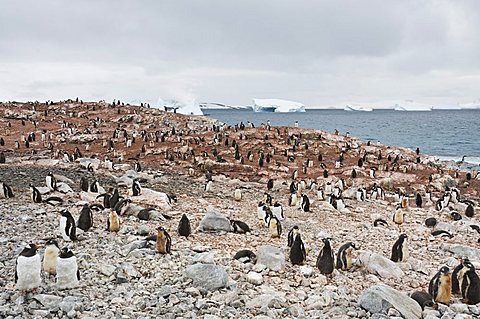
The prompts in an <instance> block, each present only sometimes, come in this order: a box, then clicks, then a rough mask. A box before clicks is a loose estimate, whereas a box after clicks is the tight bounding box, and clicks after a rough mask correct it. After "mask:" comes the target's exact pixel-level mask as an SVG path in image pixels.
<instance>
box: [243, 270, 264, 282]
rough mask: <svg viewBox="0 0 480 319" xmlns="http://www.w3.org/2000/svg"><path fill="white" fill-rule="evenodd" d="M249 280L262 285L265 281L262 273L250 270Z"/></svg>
mask: <svg viewBox="0 0 480 319" xmlns="http://www.w3.org/2000/svg"><path fill="white" fill-rule="evenodd" d="M247 281H248V282H249V283H251V284H254V285H261V284H262V283H263V277H262V274H259V273H258V272H254V271H250V272H249V273H248V274H247Z"/></svg>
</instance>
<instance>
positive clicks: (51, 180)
mask: <svg viewBox="0 0 480 319" xmlns="http://www.w3.org/2000/svg"><path fill="white" fill-rule="evenodd" d="M45 182H46V184H47V187H48V189H49V190H50V191H56V190H57V179H56V178H55V177H54V176H53V173H52V172H49V173H48V175H47V177H45Z"/></svg>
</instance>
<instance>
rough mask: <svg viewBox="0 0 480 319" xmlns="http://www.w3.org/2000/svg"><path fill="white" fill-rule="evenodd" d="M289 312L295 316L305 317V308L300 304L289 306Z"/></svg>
mask: <svg viewBox="0 0 480 319" xmlns="http://www.w3.org/2000/svg"><path fill="white" fill-rule="evenodd" d="M288 313H289V314H290V315H291V316H292V317H294V318H305V310H303V308H302V307H301V306H298V305H293V306H290V307H288Z"/></svg>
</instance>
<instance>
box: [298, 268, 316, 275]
mask: <svg viewBox="0 0 480 319" xmlns="http://www.w3.org/2000/svg"><path fill="white" fill-rule="evenodd" d="M300 273H301V274H302V275H304V276H305V277H310V276H311V275H312V274H313V268H312V267H310V266H301V267H300Z"/></svg>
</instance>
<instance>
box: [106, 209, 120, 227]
mask: <svg viewBox="0 0 480 319" xmlns="http://www.w3.org/2000/svg"><path fill="white" fill-rule="evenodd" d="M107 230H108V231H113V232H118V231H119V230H120V218H119V217H118V214H117V212H116V211H115V210H114V209H111V210H110V213H109V214H108V218H107Z"/></svg>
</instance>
